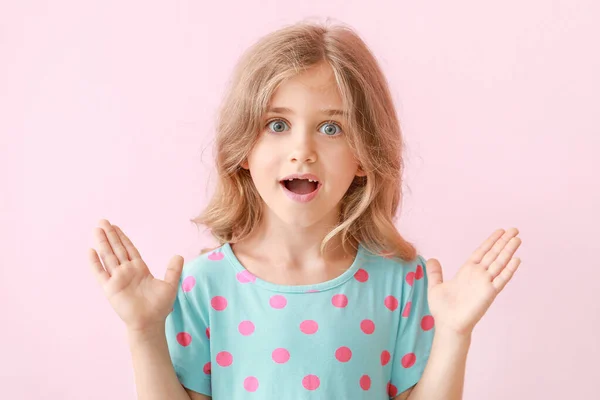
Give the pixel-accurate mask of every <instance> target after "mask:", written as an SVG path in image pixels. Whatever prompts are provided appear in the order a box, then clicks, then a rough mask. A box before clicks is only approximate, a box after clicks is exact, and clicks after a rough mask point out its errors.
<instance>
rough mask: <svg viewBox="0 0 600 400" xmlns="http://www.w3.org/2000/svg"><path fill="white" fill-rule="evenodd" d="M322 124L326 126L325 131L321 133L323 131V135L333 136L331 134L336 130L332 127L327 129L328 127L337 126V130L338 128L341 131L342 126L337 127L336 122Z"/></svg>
mask: <svg viewBox="0 0 600 400" xmlns="http://www.w3.org/2000/svg"><path fill="white" fill-rule="evenodd" d="M322 126H326V127H328V128H327V129H326V131H325V132H323V133H325V135H327V136H333V135H334V134H335V133H336V132H335V129H333V131H332V129H329V127H337V128H338V130H339V131H340V132H341V131H342V128H340V127H339V126H338V125H337V124H331V123H327V124H323V125H322ZM338 136H339V135H338Z"/></svg>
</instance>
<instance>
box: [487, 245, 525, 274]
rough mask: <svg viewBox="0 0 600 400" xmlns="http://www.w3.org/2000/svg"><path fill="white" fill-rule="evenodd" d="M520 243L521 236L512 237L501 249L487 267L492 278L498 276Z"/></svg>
mask: <svg viewBox="0 0 600 400" xmlns="http://www.w3.org/2000/svg"><path fill="white" fill-rule="evenodd" d="M520 245H521V238H519V237H516V236H514V237H512V238H511V239H510V240H509V241H508V243H507V244H506V247H504V248H503V249H502V251H501V252H500V254H499V255H498V257H497V258H496V259H495V260H494V262H492V264H491V265H490V266H489V268H488V272H489V273H490V275H491V277H492V279H494V278H495V277H497V276H498V274H500V272H501V271H502V270H503V269H504V267H505V266H506V264H507V263H508V262H509V261H510V260H511V259H512V257H513V255H514V254H515V252H516V251H517V249H518V248H519V246H520Z"/></svg>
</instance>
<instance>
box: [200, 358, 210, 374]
mask: <svg viewBox="0 0 600 400" xmlns="http://www.w3.org/2000/svg"><path fill="white" fill-rule="evenodd" d="M202 370H203V371H204V373H205V374H206V375H210V374H211V373H212V370H211V367H210V361H209V362H207V363H206V364H204V368H202Z"/></svg>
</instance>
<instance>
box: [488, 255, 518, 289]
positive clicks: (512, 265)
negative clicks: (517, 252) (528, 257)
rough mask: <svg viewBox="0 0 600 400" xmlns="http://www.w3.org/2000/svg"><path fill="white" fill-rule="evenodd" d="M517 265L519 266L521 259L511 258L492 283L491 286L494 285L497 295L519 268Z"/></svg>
mask: <svg viewBox="0 0 600 400" xmlns="http://www.w3.org/2000/svg"><path fill="white" fill-rule="evenodd" d="M519 265H521V259H520V258H518V257H517V258H513V259H512V260H510V262H509V263H508V265H507V266H506V268H504V269H503V270H502V272H500V274H499V275H498V276H497V277H496V278H495V279H494V280H493V281H492V285H494V287H495V288H496V292H497V293H500V291H501V290H502V289H504V287H505V286H506V284H507V283H508V282H509V281H510V279H511V278H512V277H513V275H514V274H515V271H516V270H517V268H519Z"/></svg>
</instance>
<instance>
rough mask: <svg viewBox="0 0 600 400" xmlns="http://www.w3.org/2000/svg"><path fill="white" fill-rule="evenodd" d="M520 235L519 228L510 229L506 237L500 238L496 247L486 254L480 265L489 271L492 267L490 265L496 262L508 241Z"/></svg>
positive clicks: (505, 233) (495, 244)
mask: <svg viewBox="0 0 600 400" xmlns="http://www.w3.org/2000/svg"><path fill="white" fill-rule="evenodd" d="M518 233H519V230H518V229H517V228H510V229H508V230H507V231H506V232H504V235H502V237H500V239H498V240H497V241H496V243H494V246H492V248H491V249H490V250H489V251H488V252H487V253H485V255H484V256H483V258H482V259H481V262H480V263H479V264H480V265H481V266H482V267H483V268H486V269H487V268H488V267H489V266H490V264H491V263H492V262H494V260H495V259H496V258H497V257H498V254H500V252H501V251H502V249H503V248H504V247H506V245H507V244H508V241H509V240H510V239H512V238H513V237H515V236H516V235H517V234H518Z"/></svg>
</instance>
